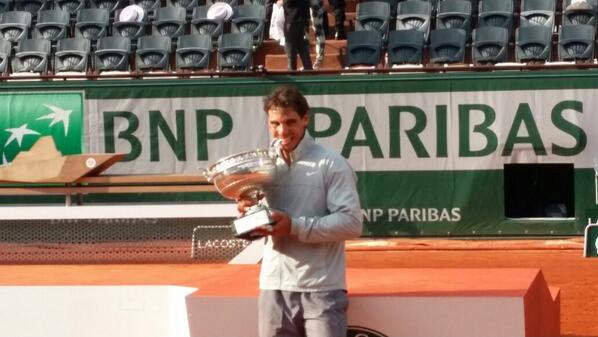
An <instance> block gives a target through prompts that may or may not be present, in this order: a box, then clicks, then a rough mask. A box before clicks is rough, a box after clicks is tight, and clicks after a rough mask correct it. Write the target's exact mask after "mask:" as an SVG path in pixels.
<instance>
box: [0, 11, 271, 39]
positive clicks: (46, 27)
mask: <svg viewBox="0 0 598 337" xmlns="http://www.w3.org/2000/svg"><path fill="white" fill-rule="evenodd" d="M206 13H207V7H205V6H203V7H196V8H195V11H194V14H193V17H192V19H191V23H190V27H189V28H187V20H186V14H185V10H184V9H183V8H181V7H161V8H159V9H157V10H156V12H155V15H154V18H153V20H151V22H150V21H148V20H142V21H120V20H118V19H117V20H116V21H115V22H114V23H112V24H110V20H109V12H108V10H107V9H102V8H85V9H81V10H79V11H78V12H77V16H76V20H75V22H74V25H72V26H71V21H70V16H69V14H68V13H67V12H66V11H63V10H42V11H40V12H39V17H38V21H37V23H35V24H33V23H32V16H31V13H29V12H26V11H9V12H5V13H2V14H0V33H1V35H0V38H3V39H6V40H9V41H11V42H17V41H20V40H22V39H27V38H29V37H32V38H43V39H49V40H51V41H53V42H55V41H57V40H59V39H63V38H66V37H72V36H74V37H83V38H86V39H90V40H92V41H95V40H97V39H99V38H101V37H104V36H110V35H120V36H123V37H128V38H129V39H131V40H132V41H133V43H135V41H136V40H137V39H138V38H139V37H141V36H145V35H148V34H151V35H161V36H167V37H169V38H171V39H173V40H176V39H177V38H178V37H179V36H181V35H184V34H186V33H194V34H208V35H210V36H211V37H212V38H213V39H214V40H216V39H217V38H218V36H219V35H221V34H222V33H223V32H224V29H223V26H224V25H223V22H222V21H221V20H212V19H208V18H207V17H206ZM264 18H265V8H264V6H261V5H242V6H239V7H238V9H237V12H236V16H235V17H234V18H233V19H232V24H231V32H242V33H251V34H252V36H253V37H254V44H255V45H256V46H257V45H259V44H261V43H262V41H263V35H264V33H263V32H264ZM30 31H31V33H30ZM150 31H151V33H150Z"/></svg>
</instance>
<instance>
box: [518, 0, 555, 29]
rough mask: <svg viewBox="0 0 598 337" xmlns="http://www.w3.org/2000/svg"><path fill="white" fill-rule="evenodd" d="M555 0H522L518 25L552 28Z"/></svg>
mask: <svg viewBox="0 0 598 337" xmlns="http://www.w3.org/2000/svg"><path fill="white" fill-rule="evenodd" d="M554 11H555V0H522V4H521V14H520V16H519V20H520V22H519V27H527V26H546V27H549V28H550V30H551V31H552V30H553V28H554V15H555V13H554Z"/></svg>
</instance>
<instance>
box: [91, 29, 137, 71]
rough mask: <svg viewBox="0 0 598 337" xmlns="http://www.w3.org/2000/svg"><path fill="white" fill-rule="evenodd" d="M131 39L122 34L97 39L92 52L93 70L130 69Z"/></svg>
mask: <svg viewBox="0 0 598 337" xmlns="http://www.w3.org/2000/svg"><path fill="white" fill-rule="evenodd" d="M130 57H131V40H129V38H126V37H122V36H106V37H103V38H101V39H99V40H98V45H97V46H96V51H95V52H94V62H93V66H94V68H95V71H97V72H102V71H131V66H130V64H129V58H130Z"/></svg>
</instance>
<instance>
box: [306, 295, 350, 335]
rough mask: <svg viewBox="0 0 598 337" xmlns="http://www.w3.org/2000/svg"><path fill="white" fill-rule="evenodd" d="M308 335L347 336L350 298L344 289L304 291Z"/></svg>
mask: <svg viewBox="0 0 598 337" xmlns="http://www.w3.org/2000/svg"><path fill="white" fill-rule="evenodd" d="M302 299H303V300H302V304H303V319H304V320H305V335H306V336H307V337H346V336H347V308H348V306H349V300H348V297H347V292H346V291H344V290H333V291H322V292H313V293H302Z"/></svg>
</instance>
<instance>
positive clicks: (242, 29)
mask: <svg viewBox="0 0 598 337" xmlns="http://www.w3.org/2000/svg"><path fill="white" fill-rule="evenodd" d="M265 21H266V7H264V6H262V5H239V6H237V9H236V11H235V15H234V17H233V18H232V20H231V33H250V34H251V35H253V44H254V46H259V45H261V44H262V41H263V40H264V24H265Z"/></svg>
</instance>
